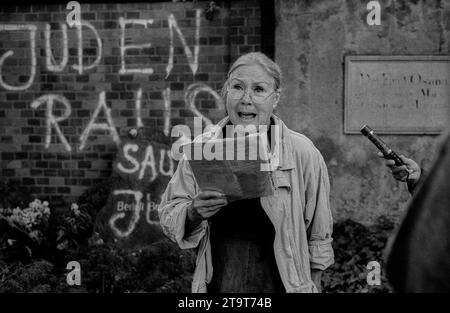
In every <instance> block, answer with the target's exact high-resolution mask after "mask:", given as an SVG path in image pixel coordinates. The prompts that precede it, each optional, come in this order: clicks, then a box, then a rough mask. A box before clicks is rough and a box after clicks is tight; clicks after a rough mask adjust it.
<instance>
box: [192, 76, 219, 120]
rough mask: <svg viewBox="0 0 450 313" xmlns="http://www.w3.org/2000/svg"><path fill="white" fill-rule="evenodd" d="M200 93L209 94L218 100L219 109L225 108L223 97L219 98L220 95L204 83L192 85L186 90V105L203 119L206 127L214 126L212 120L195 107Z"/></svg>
mask: <svg viewBox="0 0 450 313" xmlns="http://www.w3.org/2000/svg"><path fill="white" fill-rule="evenodd" d="M200 92H207V93H209V94H210V95H212V96H213V97H214V99H215V100H216V104H217V105H218V107H219V109H223V108H224V105H223V101H222V97H221V96H219V94H218V93H217V92H216V91H215V90H214V89H212V88H211V87H210V86H208V85H206V84H204V83H194V84H192V85H190V86H189V87H188V89H187V90H186V93H185V94H184V101H185V103H186V105H187V106H188V107H189V109H190V110H191V111H192V112H193V113H194V114H195V115H197V116H199V117H201V118H202V119H203V120H204V121H205V123H206V125H212V122H211V120H210V119H209V118H207V117H206V116H204V115H203V114H202V113H200V111H199V110H198V109H197V107H196V106H195V98H196V97H197V94H199V93H200Z"/></svg>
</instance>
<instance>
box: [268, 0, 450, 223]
mask: <svg viewBox="0 0 450 313" xmlns="http://www.w3.org/2000/svg"><path fill="white" fill-rule="evenodd" d="M368 2H369V1H362V0H339V1H335V0H322V1H306V0H305V1H293V0H290V1H289V0H277V1H276V3H275V7H276V13H275V14H276V20H277V28H276V35H275V37H276V39H275V40H276V41H275V47H276V52H275V55H276V57H275V58H276V61H277V62H278V63H279V64H280V66H281V68H282V71H283V74H284V97H283V100H282V102H281V104H280V106H279V108H278V113H279V115H280V116H281V118H282V119H283V120H284V121H285V122H286V123H287V125H288V126H289V127H291V128H292V129H294V130H296V131H299V132H301V133H303V134H305V135H306V136H308V137H309V138H310V139H311V140H313V142H314V143H315V145H316V146H317V147H318V149H319V150H320V151H321V152H322V154H323V156H324V158H325V161H326V163H327V166H328V169H329V174H330V180H331V186H332V187H331V202H332V207H333V211H334V216H335V218H336V219H343V218H353V219H355V220H357V221H360V222H363V223H368V224H370V223H372V222H373V221H374V220H375V219H376V218H377V217H378V216H380V215H384V214H387V215H391V216H393V217H396V218H398V217H400V216H401V215H402V212H403V210H404V208H405V204H406V203H407V201H408V199H409V193H408V192H407V188H406V185H405V184H404V183H399V182H396V181H395V180H394V179H393V178H392V176H391V175H390V172H389V171H388V169H387V168H386V167H385V166H384V165H383V164H384V163H383V162H382V161H381V160H379V159H378V157H377V156H376V148H375V147H374V146H373V145H372V144H371V143H370V142H369V141H368V140H367V139H366V138H365V137H363V136H360V135H347V134H344V126H343V123H344V56H346V55H449V54H450V1H449V0H441V1H439V0H436V1H425V0H410V1H406V0H402V1H397V0H395V1H394V0H382V1H379V2H380V4H381V25H380V26H369V25H367V23H366V16H367V14H368V12H369V11H367V9H366V5H367V3H368ZM382 138H383V139H384V140H385V141H386V142H387V143H388V144H390V145H391V146H392V147H393V148H394V149H395V150H397V151H398V152H400V153H402V154H404V155H406V156H409V157H411V158H413V159H415V160H417V161H418V162H419V163H420V165H421V166H422V167H424V168H425V169H426V168H427V167H429V166H430V164H431V162H432V159H433V156H434V150H435V148H436V143H437V141H438V139H437V137H436V136H431V135H421V136H417V135H401V136H398V135H383V136H382Z"/></svg>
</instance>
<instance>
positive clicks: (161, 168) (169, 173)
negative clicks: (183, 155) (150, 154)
mask: <svg viewBox="0 0 450 313" xmlns="http://www.w3.org/2000/svg"><path fill="white" fill-rule="evenodd" d="M159 154H160V156H159V172H160V173H161V174H162V175H164V176H169V177H172V176H173V171H174V168H173V160H172V159H171V158H170V156H171V151H169V150H164V149H161V150H160V151H159ZM166 155H167V158H168V160H169V170H168V171H166V170H164V159H165V156H166Z"/></svg>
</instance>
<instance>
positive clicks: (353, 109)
mask: <svg viewBox="0 0 450 313" xmlns="http://www.w3.org/2000/svg"><path fill="white" fill-rule="evenodd" d="M344 106H345V108H344V111H345V112H344V132H345V133H347V134H356V133H358V134H360V129H361V127H362V126H363V125H364V124H367V125H369V126H370V127H372V128H373V129H374V130H376V132H377V133H380V134H383V133H384V134H439V133H440V132H441V131H442V130H443V129H444V128H445V127H446V126H447V124H448V123H449V122H450V56H347V57H346V58H345V100H344Z"/></svg>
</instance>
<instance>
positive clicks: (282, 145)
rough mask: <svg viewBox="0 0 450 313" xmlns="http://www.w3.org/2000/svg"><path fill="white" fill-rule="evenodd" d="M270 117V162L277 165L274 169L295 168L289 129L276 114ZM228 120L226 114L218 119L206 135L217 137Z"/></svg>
mask: <svg viewBox="0 0 450 313" xmlns="http://www.w3.org/2000/svg"><path fill="white" fill-rule="evenodd" d="M271 118H272V119H273V121H274V123H275V126H277V127H275V130H278V131H275V132H274V133H273V134H272V136H274V137H275V145H274V147H273V149H272V153H271V154H270V162H271V164H274V165H277V166H276V168H275V169H280V170H290V169H293V168H295V162H294V158H293V153H292V151H293V149H292V142H291V140H290V138H289V137H290V136H289V133H290V131H291V130H290V129H289V128H288V127H287V126H286V124H284V122H283V121H282V120H281V119H280V118H279V117H278V116H276V115H274V114H272V116H271ZM229 121H230V117H229V116H226V117H224V118H223V119H222V120H220V121H219V122H218V123H217V124H216V125H212V126H211V128H210V129H209V131H208V132H207V133H205V134H204V135H206V137H209V138H217V137H218V136H220V134H221V132H222V128H223V127H225V125H227V123H228V122H229ZM272 138H273V137H272Z"/></svg>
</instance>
